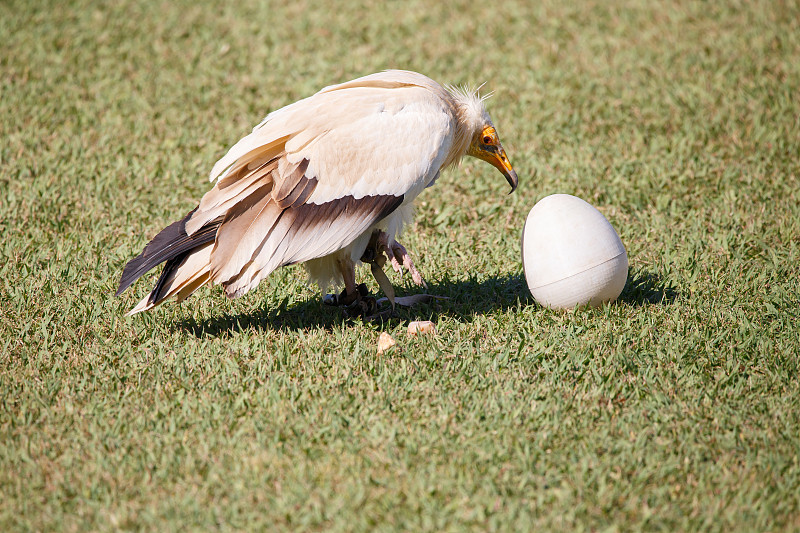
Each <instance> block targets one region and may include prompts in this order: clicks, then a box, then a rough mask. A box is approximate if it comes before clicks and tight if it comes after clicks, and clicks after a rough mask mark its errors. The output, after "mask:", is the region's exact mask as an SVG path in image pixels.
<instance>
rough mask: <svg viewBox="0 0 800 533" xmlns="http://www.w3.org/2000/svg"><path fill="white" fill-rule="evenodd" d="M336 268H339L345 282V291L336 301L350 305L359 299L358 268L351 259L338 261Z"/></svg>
mask: <svg viewBox="0 0 800 533" xmlns="http://www.w3.org/2000/svg"><path fill="white" fill-rule="evenodd" d="M336 266H337V267H339V272H340V273H341V274H342V279H343V280H344V291H342V293H341V294H340V295H339V297H338V298H337V299H336V303H337V304H339V305H349V304H351V303H353V302H354V301H356V300H357V299H358V297H359V294H358V289H357V288H356V267H355V265H354V264H353V262H352V261H351V260H350V259H349V258H347V259H337V260H336Z"/></svg>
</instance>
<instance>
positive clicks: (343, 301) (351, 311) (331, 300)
mask: <svg viewBox="0 0 800 533" xmlns="http://www.w3.org/2000/svg"><path fill="white" fill-rule="evenodd" d="M322 303H324V304H325V305H332V306H338V307H340V308H341V309H342V313H344V315H345V316H347V317H348V318H351V317H357V316H360V317H364V318H368V317H370V316H372V315H374V314H376V313H377V311H378V301H377V300H376V299H375V298H374V297H373V296H371V295H370V294H369V291H368V290H367V286H366V285H364V284H363V283H362V284H360V285H358V286H356V290H354V291H353V292H351V293H349V294H348V292H347V289H345V290H343V291H342V292H340V293H339V294H326V295H325V296H324V297H323V298H322Z"/></svg>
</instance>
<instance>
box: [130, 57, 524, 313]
mask: <svg viewBox="0 0 800 533" xmlns="http://www.w3.org/2000/svg"><path fill="white" fill-rule="evenodd" d="M464 155H471V156H474V157H477V158H479V159H482V160H484V161H487V162H489V163H491V164H492V165H494V166H495V167H496V168H497V169H499V170H500V171H501V172H502V173H503V175H504V176H505V178H506V180H507V181H508V183H509V184H510V185H511V190H512V192H513V191H514V189H516V187H517V175H516V172H514V169H513V168H512V167H511V163H510V162H509V160H508V157H507V156H506V153H505V150H504V149H503V147H502V145H501V144H500V139H499V137H498V135H497V132H496V131H495V128H494V125H493V124H492V120H491V118H490V117H489V114H488V113H487V112H486V110H485V108H484V105H483V98H481V97H480V96H478V94H477V92H473V91H468V90H466V89H460V88H455V87H451V86H448V87H447V88H445V87H442V86H441V85H439V84H438V83H436V82H435V81H433V80H431V79H430V78H428V77H426V76H423V75H422V74H418V73H416V72H410V71H401V70H390V71H385V72H380V73H377V74H372V75H369V76H365V77H362V78H358V79H356V80H353V81H349V82H346V83H342V84H339V85H333V86H329V87H326V88H324V89H322V90H321V91H319V92H318V93H316V94H314V95H312V96H310V97H308V98H305V99H303V100H300V101H298V102H295V103H293V104H291V105H288V106H286V107H284V108H282V109H278V110H277V111H273V112H272V113H270V114H269V115H267V117H266V118H265V119H264V120H263V121H262V122H261V123H260V124H258V125H257V126H256V127H255V128H254V129H253V132H252V133H250V134H249V135H247V136H246V137H244V138H243V139H241V140H240V141H239V142H237V143H236V144H235V145H234V146H233V147H231V149H230V150H229V151H228V153H227V154H226V155H225V156H224V157H222V159H220V160H219V161H217V163H216V164H215V165H214V168H213V169H212V170H211V174H210V179H211V181H215V180H216V183H215V184H214V186H213V188H212V189H211V190H210V191H209V192H207V193H206V194H205V195H204V196H203V198H202V199H201V200H200V204H199V205H198V206H197V207H196V208H195V209H194V210H192V211H191V212H190V213H189V214H188V215H186V217H185V218H183V219H182V220H179V221H177V222H175V223H173V224H171V225H170V226H168V227H167V228H165V229H164V230H162V231H161V232H160V233H159V234H158V235H157V236H156V237H155V238H154V239H153V240H152V241H151V242H150V243H149V244H148V245H147V246H145V248H144V250H143V251H142V253H141V254H140V255H139V256H137V257H136V258H134V259H133V260H131V261H130V262H129V263H128V264H127V265H126V266H125V269H124V271H123V273H122V279H121V280H120V285H119V289H118V290H117V293H116V294H117V296H119V295H120V294H121V293H122V292H123V291H124V290H125V289H127V288H128V287H130V286H131V285H132V284H133V283H134V282H135V281H136V280H137V279H138V278H139V277H140V276H142V275H143V274H144V273H146V272H147V271H149V270H151V269H152V268H154V267H155V266H157V265H159V264H161V263H164V262H165V263H166V264H165V266H164V269H163V271H162V273H161V276H160V277H159V278H158V281H157V282H156V285H155V287H154V288H153V290H152V291H151V292H150V294H148V295H147V296H145V297H144V299H142V300H141V301H140V302H139V303H138V304H137V305H136V306H135V307H134V308H133V309H131V311H130V312H129V314H134V313H138V312H141V311H146V310H148V309H151V308H153V307H155V306H156V305H158V304H160V303H161V302H163V301H164V300H166V299H168V298H170V297H172V296H175V297H176V298H177V300H178V301H179V302H180V301H182V300H184V299H186V298H187V297H188V296H189V295H190V294H192V293H193V292H194V291H196V290H197V289H198V288H200V287H201V286H203V285H205V284H206V283H211V284H213V285H222V286H223V288H224V290H225V295H226V296H228V297H229V298H236V297H238V296H241V295H243V294H245V293H246V292H248V291H249V290H251V289H253V288H254V287H256V286H257V285H258V283H259V282H260V281H261V280H262V279H264V278H265V277H266V276H268V275H269V274H270V273H271V272H273V271H274V270H275V269H277V268H278V267H281V266H285V265H291V264H296V263H303V264H304V266H305V268H306V270H307V271H308V274H309V278H310V280H311V281H315V282H316V283H317V284H318V285H319V287H320V289H321V290H322V292H323V294H324V293H325V291H326V290H327V289H328V288H329V287H330V286H332V285H334V286H337V285H338V286H341V284H344V291H343V292H342V294H341V296H340V297H339V299H338V300H339V303H341V304H350V305H353V302H355V303H360V302H361V301H362V300H363V298H364V297H365V296H366V294H365V287H364V286H357V285H356V281H355V268H356V266H358V265H359V264H360V263H361V262H371V263H372V267H373V268H372V271H373V273H374V274H375V276H376V279H378V282H379V284H380V286H381V288H383V289H384V292H387V296H389V297H390V299H392V298H393V290H391V285H390V284H389V283H388V280H387V279H386V276H385V274H383V270H381V268H380V267H382V266H383V264H384V263H385V261H386V259H388V260H389V261H390V262H391V263H392V265H393V267H394V269H395V270H396V271H398V272H402V268H401V267H402V266H404V267H405V268H406V269H407V270H409V271H410V273H411V274H412V277H413V279H414V281H415V282H416V283H417V284H418V285H420V284H424V281H423V280H422V276H420V274H419V272H418V271H417V269H416V267H415V266H414V264H413V262H412V261H411V258H410V256H409V254H408V252H407V251H406V249H405V248H404V247H403V246H402V245H401V244H400V243H399V242H398V241H397V236H398V235H399V234H400V231H401V229H402V228H403V226H404V225H405V224H407V223H409V222H411V220H412V218H413V211H414V200H415V199H416V197H417V196H418V195H419V194H420V193H421V192H422V190H423V189H425V188H426V187H430V186H431V185H433V184H434V182H435V181H436V178H437V177H438V176H439V173H440V172H441V170H442V169H444V168H446V167H448V166H451V165H455V164H457V163H458V162H459V161H460V160H461V158H462V157H463V156H464ZM384 254H385V257H384ZM376 267H378V268H376ZM359 289H361V290H359ZM389 293H391V294H389Z"/></svg>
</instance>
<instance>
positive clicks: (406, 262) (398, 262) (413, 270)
mask: <svg viewBox="0 0 800 533" xmlns="http://www.w3.org/2000/svg"><path fill="white" fill-rule="evenodd" d="M374 237H375V248H376V249H377V250H378V251H379V253H380V252H383V253H384V254H386V257H387V258H389V261H390V262H391V263H392V268H393V269H394V271H395V272H397V273H398V274H401V275H402V274H403V268H404V267H405V269H406V270H408V272H409V273H410V274H411V279H412V280H414V283H415V284H417V285H419V286H422V287H425V288H426V289H427V288H428V284H427V283H425V280H424V279H423V277H422V274H420V273H419V270H417V267H416V266H415V265H414V261H413V260H412V259H411V255H410V254H409V253H408V250H406V248H405V246H403V245H402V244H400V243H399V242H397V241H396V240H394V239H392V241H391V242H389V235H388V234H387V233H386V232H384V231H376V232H375V234H374Z"/></svg>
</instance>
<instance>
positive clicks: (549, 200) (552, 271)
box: [522, 194, 628, 309]
mask: <svg viewBox="0 0 800 533" xmlns="http://www.w3.org/2000/svg"><path fill="white" fill-rule="evenodd" d="M522 269H523V270H524V271H525V279H526V280H527V282H528V288H529V289H530V291H531V294H533V297H534V298H535V299H536V301H537V302H539V303H540V304H541V305H543V306H545V307H550V308H553V309H569V308H572V307H576V306H582V305H589V306H592V307H596V306H599V305H602V304H604V303H606V302H612V301H614V300H616V299H617V297H618V296H619V295H620V293H622V289H623V287H625V281H626V280H627V278H628V254H627V252H626V251H625V247H624V246H623V245H622V241H621V240H620V238H619V235H617V232H616V231H614V228H613V226H611V224H610V223H609V222H608V220H606V218H605V217H604V216H603V214H602V213H600V211H598V210H597V209H595V208H594V206H592V205H590V204H589V203H587V202H585V201H583V200H581V199H580V198H576V197H575V196H571V195H569V194H553V195H551V196H547V197H546V198H543V199H541V200H540V201H539V202H537V203H536V205H535V206H533V209H531V211H530V213H528V218H527V219H526V220H525V226H524V228H523V229H522Z"/></svg>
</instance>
